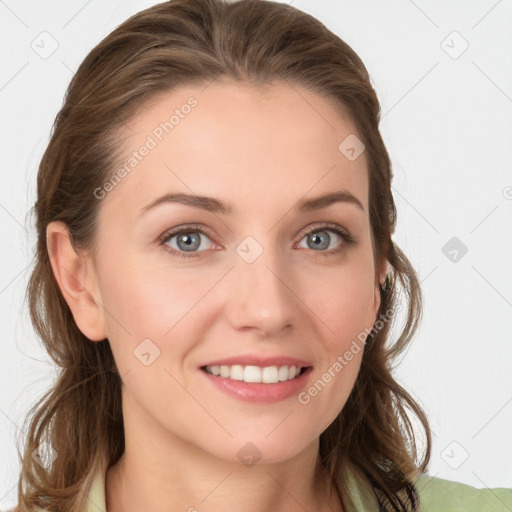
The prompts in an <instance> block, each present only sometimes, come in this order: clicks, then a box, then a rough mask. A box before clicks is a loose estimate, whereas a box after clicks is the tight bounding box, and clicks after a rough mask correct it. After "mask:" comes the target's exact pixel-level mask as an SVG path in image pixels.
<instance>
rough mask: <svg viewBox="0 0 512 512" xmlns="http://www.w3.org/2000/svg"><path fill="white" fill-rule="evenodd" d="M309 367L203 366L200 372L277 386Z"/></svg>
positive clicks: (294, 377)
mask: <svg viewBox="0 0 512 512" xmlns="http://www.w3.org/2000/svg"><path fill="white" fill-rule="evenodd" d="M309 368H312V367H311V366H294V365H292V366H287V365H282V366H264V367H262V366H254V365H239V364H235V365H229V366H228V365H205V366H201V370H203V371H204V372H206V373H208V374H210V375H213V376H215V377H220V378H224V379H229V380H234V381H244V382H247V383H257V384H277V383H279V382H286V381H290V380H294V379H297V378H298V377H300V376H301V375H303V374H304V373H305V372H306V371H308V369H309Z"/></svg>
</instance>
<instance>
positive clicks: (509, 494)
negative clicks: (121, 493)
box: [85, 472, 512, 512]
mask: <svg viewBox="0 0 512 512" xmlns="http://www.w3.org/2000/svg"><path fill="white" fill-rule="evenodd" d="M345 481H346V485H347V496H345V497H344V498H343V507H344V509H345V512H379V507H378V503H377V499H376V497H375V495H374V494H373V491H372V489H371V487H370V486H369V484H368V482H367V481H366V480H365V479H364V478H362V477H361V476H360V475H359V474H358V473H348V474H347V475H346V480H345ZM416 489H417V490H418V494H419V496H420V503H421V512H512V487H511V488H510V489H508V488H507V489H505V488H495V489H477V488H475V487H471V486H469V485H466V484H462V483H459V482H452V481H450V480H443V479H441V478H434V477H431V476H428V475H426V474H422V475H420V476H419V478H418V479H417V480H416ZM88 497H89V501H88V505H87V509H86V511H85V512H107V511H106V506H105V474H104V473H102V472H100V473H98V474H97V475H96V477H95V480H94V483H93V485H92V486H91V489H90V492H89V496H88Z"/></svg>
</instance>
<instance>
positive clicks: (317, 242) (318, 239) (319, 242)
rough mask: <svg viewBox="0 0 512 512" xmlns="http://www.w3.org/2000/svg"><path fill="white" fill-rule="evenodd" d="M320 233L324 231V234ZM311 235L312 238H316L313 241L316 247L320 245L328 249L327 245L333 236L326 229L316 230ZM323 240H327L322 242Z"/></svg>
mask: <svg viewBox="0 0 512 512" xmlns="http://www.w3.org/2000/svg"><path fill="white" fill-rule="evenodd" d="M318 233H324V235H322V236H320V235H319V234H318ZM310 236H311V238H310V240H311V239H314V240H315V241H314V242H313V247H315V248H319V247H320V248H321V249H326V248H327V247H329V241H330V239H331V238H330V236H329V235H328V234H327V232H326V231H325V230H324V231H316V232H315V233H313V234H312V235H310ZM322 241H323V242H326V243H323V244H322Z"/></svg>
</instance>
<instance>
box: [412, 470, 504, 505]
mask: <svg viewBox="0 0 512 512" xmlns="http://www.w3.org/2000/svg"><path fill="white" fill-rule="evenodd" d="M415 485H416V489H417V490H418V494H419V496H420V503H421V511H422V512H438V511H443V512H452V511H453V512H482V511H487V510H488V511H493V512H502V511H503V512H510V511H512V487H510V488H494V489H477V488H476V487H472V486H470V485H466V484H463V483H461V482H452V481H451V480H444V479H442V478H435V477H431V476H429V475H426V474H421V475H420V476H419V477H418V478H417V480H416V481H415Z"/></svg>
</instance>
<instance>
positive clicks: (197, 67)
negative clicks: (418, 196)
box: [16, 0, 431, 512]
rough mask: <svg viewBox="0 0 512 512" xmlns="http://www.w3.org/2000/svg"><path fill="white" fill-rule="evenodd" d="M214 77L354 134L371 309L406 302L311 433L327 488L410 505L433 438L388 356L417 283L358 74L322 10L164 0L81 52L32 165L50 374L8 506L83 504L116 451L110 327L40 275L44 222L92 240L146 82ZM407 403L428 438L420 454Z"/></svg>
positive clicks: (146, 95) (412, 326)
mask: <svg viewBox="0 0 512 512" xmlns="http://www.w3.org/2000/svg"><path fill="white" fill-rule="evenodd" d="M217 77H226V78H229V79H232V80H234V81H236V82H239V83H252V84H254V85H261V84H268V83H271V82H272V81H274V80H279V81H286V82H287V83H288V84H290V85H299V86H302V87H306V88H308V89H310V90H312V91H314V92H316V93H318V94H320V95H322V96H323V97H325V98H328V99H330V100H331V102H332V105H334V107H335V108H339V109H340V111H341V112H343V113H345V114H347V115H348V116H349V118H350V119H351V121H352V122H353V124H354V126H355V128H356V131H357V135H358V137H359V138H360V139H361V140H362V141H363V143H364V144H365V146H366V153H365V154H366V157H367V162H368V173H369V205H370V224H371V235H372V246H373V256H374V260H375V263H376V268H379V267H380V264H381V262H384V261H385V260H387V261H388V262H389V264H390V267H389V268H390V269H391V270H390V272H389V274H388V277H387V279H386V285H385V286H383V287H380V294H381V305H380V309H379V313H380V314H383V313H384V312H387V311H389V310H393V309H396V308H397V305H398V304H399V303H401V301H402V299H404V300H405V302H406V304H407V308H406V321H405V323H404V326H403V328H402V329H401V332H399V333H398V335H397V336H396V339H395V340H390V339H389V338H390V327H391V322H385V323H384V326H383V328H382V329H379V330H378V331H377V330H375V331H374V330H372V332H371V333H370V334H369V335H368V337H367V338H366V346H365V349H364V353H363V357H362V362H361V367H360V371H359V374H358V376H357V379H356V382H355V385H354V388H353V390H352V392H351V394H350V396H349V398H348V401H347V402H346V404H345V405H344V407H343V409H342V410H341V412H340V413H339V415H338V416H337V417H336V419H335V420H334V421H333V422H332V423H331V425H329V427H328V428H327V429H326V430H325V431H324V432H323V433H322V434H321V436H320V448H319V459H318V460H319V464H320V466H321V468H323V469H325V470H326V471H327V474H328V475H330V477H331V478H332V480H333V481H334V482H335V485H336V486H337V488H338V492H342V491H340V490H341V489H342V488H343V486H344V480H343V478H342V474H343V471H344V468H346V467H347V466H348V465H350V467H353V468H355V469H356V470H357V471H360V472H361V473H362V474H363V475H364V477H365V478H366V480H367V481H368V482H369V483H370V485H371V487H372V488H373V489H374V491H375V496H376V498H377V500H378V502H379V503H380V506H381V510H393V511H403V512H405V511H413V510H418V507H419V503H418V501H419V500H418V494H417V491H416V489H415V486H414V478H413V477H414V476H415V475H416V474H417V473H418V472H419V471H425V470H426V468H427V465H428V462H429V459H430V452H431V434H430V429H429V424H428V421H427V418H426V416H425V413H424V412H423V411H422V409H421V407H420V406H419V405H418V404H417V403H416V402H415V400H414V399H413V398H412V397H411V396H410V395H409V394H408V393H407V392H406V391H405V390H404V389H403V388H402V387H401V386H400V385H399V384H398V382H397V381H396V380H395V379H394V377H393V375H392V373H393V367H392V362H393V361H394V360H395V359H396V357H397V356H398V355H399V354H400V353H402V352H403V350H404V349H405V348H406V347H407V345H408V343H409V342H410V340H411V339H412V336H413V334H414V333H415V331H416V329H417V326H418V323H419V321H420V317H421V313H422V295H421V290H420V287H419V283H418V279H417V276H416V273H415V271H414V269H413V267H412V265H411V263H410V262H409V260H408V259H407V257H406V256H405V254H404V253H403V252H402V251H401V250H400V249H399V247H398V246H397V245H396V244H394V243H393V242H392V240H391V237H392V235H393V234H394V232H395V225H396V218H397V215H396V207H395V204H394V200H393V195H392V192H391V181H392V177H393V173H392V169H391V162H390V159H389V156H388V153H387V150H386V147H385V145H384V142H383V139H382V137H381V134H380V132H379V122H380V105H379V101H378V99H377V95H376V92H375V90H374V89H373V87H372V85H371V83H370V77H369V74H368V71H367V69H366V68H365V66H364V64H363V62H362V61H361V59H360V58H359V57H358V55H356V53H355V52H354V51H353V50H352V48H351V47H350V46H348V45H347V44H346V43H345V42H344V41H342V40H341V39H340V38H339V37H338V36H336V35H335V34H333V33H332V32H331V31H329V30H328V29H327V28H326V27H325V26H324V25H323V24H322V23H321V22H320V21H318V20H317V19H315V18H314V17H312V16H310V15H308V14H306V13H304V12H302V11H300V10H299V9H296V8H293V7H291V6H289V5H287V4H284V3H276V2H272V1H267V0H239V1H228V0H171V1H168V2H163V3H159V4H157V5H155V6H153V7H151V8H149V9H146V10H144V11H141V12H139V13H137V14H135V15H134V16H132V17H130V18H129V19H128V20H126V21H125V22H124V23H122V24H121V25H119V26H118V27H117V28H116V29H115V30H114V31H112V32H111V33H110V34H109V35H108V36H106V37H105V38H104V39H103V40H102V41H101V42H100V43H99V44H98V45H97V46H96V47H95V48H93V49H92V50H91V52H90V53H89V54H88V55H87V57H86V58H85V59H84V61H83V62H82V63H81V65H80V66H79V68H78V70H77V72H76V74H75V75H74V77H73V78H72V80H71V83H70V84H69V87H68V89H67V92H66V95H65V99H64V103H63V106H62V108H61V109H60V111H59V112H58V114H57V116H56V118H55V121H54V124H53V127H52V132H51V137H50V141H49V144H48V146H47V148H46V151H45V153H44V155H43V157H42V160H41V162H40V166H39V169H38V176H37V199H36V202H35V204H34V213H35V221H36V230H37V233H36V234H37V247H36V253H35V255H34V262H33V269H32V273H31V276H30V280H29V284H28V288H27V300H28V304H29V311H30V317H31V321H32V323H33V325H34V328H35V330H36V331H37V334H38V335H39V336H40V338H41V340H42V342H43V344H44V347H45V349H46V350H47V352H48V354H49V355H50V356H51V358H52V359H53V361H54V362H55V364H56V365H57V366H58V374H57V378H56V380H55V383H54V384H53V386H52V387H51V388H50V389H49V390H48V391H47V393H46V394H45V395H44V396H43V397H42V398H41V399H40V400H39V401H38V402H37V403H36V404H35V405H34V406H33V407H32V409H31V410H30V412H29V414H28V415H27V418H26V422H28V427H27V428H26V431H27V432H28V434H27V437H26V439H25V440H24V450H20V449H19V448H18V451H20V459H21V474H20V477H19V481H18V496H19V502H18V506H17V508H16V511H17V512H27V511H31V512H32V511H34V510H37V508H43V509H45V510H53V511H63V512H64V511H65V512H82V511H83V510H84V508H85V506H86V503H85V501H86V495H87V493H88V491H89V489H90V486H91V483H92V480H93V477H94V475H95V474H96V472H97V471H98V470H99V469H100V468H105V467H110V466H111V465H113V464H115V463H116V462H117V460H119V458H120V457H121V455H122V454H123V451H124V430H123V415H122V406H121V378H120V376H119V373H118V372H117V368H116V364H115V361H114V358H113V355H112V352H111V349H110V345H109V342H108V339H105V340H103V341H100V342H95V343H92V342H91V341H90V340H88V338H87V337H85V335H84V334H83V333H82V332H81V331H80V330H79V329H78V327H77V325H76V323H75V321H74V319H73V316H72V314H71V311H70V309H69V307H68V305H67V303H66V301H65V300H64V298H63V296H62V294H61V292H60V290H59V287H58V284H57V282H56V279H55V277H54V275H53V272H52V267H51V264H50V259H49V253H48V246H47V240H46V228H47V226H48V224H49V223H50V222H52V221H62V222H64V223H65V224H66V225H67V227H68V229H69V230H70V234H71V237H72V241H73V246H74V247H75V249H85V250H90V251H93V249H94V246H95V233H96V228H97V213H98V205H99V201H98V200H97V199H96V198H95V195H94V191H95V190H96V189H97V188H98V187H100V186H101V185H102V184H103V183H105V181H106V180H107V179H108V176H109V175H110V174H111V173H112V172H113V170H114V168H115V164H116V158H117V156H118V155H119V149H120V140H121V136H120V133H121V132H122V128H123V124H124V123H126V122H128V121H129V120H130V119H133V117H134V116H136V115H137V113H138V112H140V111H141V110H142V109H144V107H145V106H146V105H148V104H149V102H151V101H154V100H155V99H157V98H158V95H159V94H161V93H165V92H170V91H172V90H173V89H174V88H175V87H177V86H181V85H187V84H207V83H210V82H211V81H213V80H215V79H216V78H217ZM377 283H378V281H377V276H376V284H377ZM402 290H403V291H404V293H403V294H402ZM92 405H93V406H94V411H95V414H90V412H89V411H90V410H91V406H92ZM411 414H412V415H414V416H416V418H417V419H418V420H419V423H420V424H421V426H422V428H423V429H424V433H425V436H426V437H425V439H426V442H425V449H424V453H423V457H422V458H421V460H420V454H419V450H418V448H417V444H416V441H415V432H414V428H413V424H412V422H411V416H410V415H411ZM43 441H46V442H48V443H49V445H51V447H52V449H53V450H55V451H56V453H57V454H58V457H57V458H56V459H55V460H54V462H53V464H52V465H51V467H49V468H46V469H45V468H43V467H42V466H41V465H40V464H38V463H37V462H36V461H35V460H34V458H33V457H32V452H33V451H34V450H35V449H36V448H37V447H38V446H40V444H41V443H42V442H43ZM21 451H23V455H21Z"/></svg>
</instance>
